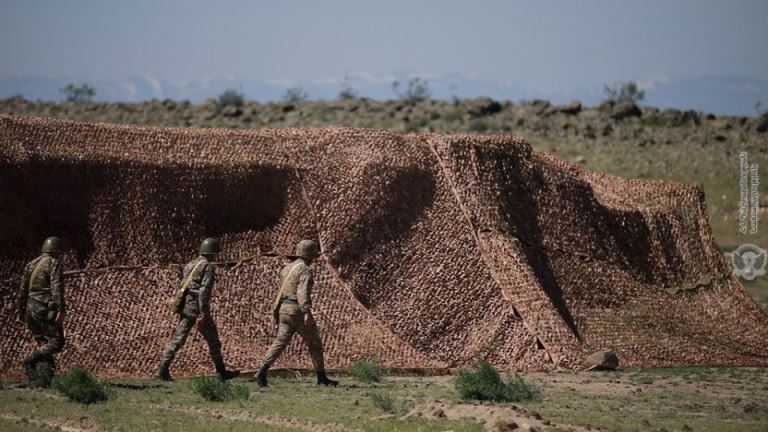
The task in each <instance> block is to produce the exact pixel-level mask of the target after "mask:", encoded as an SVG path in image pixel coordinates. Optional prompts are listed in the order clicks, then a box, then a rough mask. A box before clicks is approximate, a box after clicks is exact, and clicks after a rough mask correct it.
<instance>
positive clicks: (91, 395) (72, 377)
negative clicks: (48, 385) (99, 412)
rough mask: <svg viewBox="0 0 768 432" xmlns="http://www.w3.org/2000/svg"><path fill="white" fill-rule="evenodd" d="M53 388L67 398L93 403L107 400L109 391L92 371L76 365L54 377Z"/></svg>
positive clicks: (83, 402)
mask: <svg viewBox="0 0 768 432" xmlns="http://www.w3.org/2000/svg"><path fill="white" fill-rule="evenodd" d="M53 388H55V389H56V390H58V391H59V392H60V393H62V394H63V395H64V396H66V397H67V399H69V400H71V401H75V402H80V403H82V404H92V403H96V402H101V401H105V400H107V397H108V396H107V391H106V388H105V387H104V385H103V384H101V383H100V382H98V381H97V380H96V378H94V376H93V375H91V373H90V372H88V371H87V370H85V369H84V368H82V367H76V368H74V369H71V370H69V371H67V372H64V373H63V374H60V375H58V376H57V377H56V378H54V379H53Z"/></svg>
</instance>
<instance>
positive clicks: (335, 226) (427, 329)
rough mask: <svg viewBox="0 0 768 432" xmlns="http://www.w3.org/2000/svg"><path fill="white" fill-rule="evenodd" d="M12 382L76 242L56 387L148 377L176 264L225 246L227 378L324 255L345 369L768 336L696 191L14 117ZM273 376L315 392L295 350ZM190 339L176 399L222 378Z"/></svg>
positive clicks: (553, 171) (2, 155) (1, 213)
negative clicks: (294, 378) (21, 299)
mask: <svg viewBox="0 0 768 432" xmlns="http://www.w3.org/2000/svg"><path fill="white" fill-rule="evenodd" d="M0 164H1V165H2V166H1V167H0V238H2V243H3V247H2V248H0V263H1V265H0V282H2V285H1V286H0V306H2V315H1V316H0V347H1V348H2V354H1V356H0V366H1V367H2V373H1V375H2V376H3V377H18V376H21V375H22V370H21V367H20V363H19V361H20V359H21V358H22V357H23V355H24V354H25V353H27V352H28V351H30V350H31V348H32V340H31V338H30V336H29V333H28V332H27V331H25V330H24V329H23V327H22V325H21V324H20V323H19V322H18V321H17V320H16V312H15V305H14V296H15V292H16V290H17V286H18V281H19V277H20V274H21V271H22V269H23V266H24V264H25V263H26V262H27V261H28V260H30V259H32V258H34V257H35V256H36V255H37V254H38V250H39V247H40V244H41V242H42V240H43V239H44V238H45V237H46V236H48V235H54V234H55V235H59V236H62V237H64V239H65V240H66V241H67V242H68V244H69V245H70V251H69V254H68V255H67V257H66V258H65V259H64V266H65V270H67V271H68V272H69V273H68V277H67V280H66V291H67V300H68V304H69V313H68V316H67V320H66V324H65V328H66V334H67V346H66V348H65V350H64V352H63V353H62V354H61V355H60V365H61V367H63V368H66V367H70V366H73V365H84V366H86V367H88V368H89V369H91V370H93V371H95V372H96V373H98V374H100V375H104V376H149V375H150V374H151V373H152V372H153V369H154V367H155V366H156V364H157V363H158V360H159V358H160V356H161V353H162V350H163V346H164V345H165V343H166V342H167V339H168V337H169V335H170V332H171V330H172V328H173V326H174V317H173V316H172V315H170V314H169V313H168V312H167V305H168V303H169V301H170V299H171V297H172V296H173V293H174V291H175V289H176V288H177V286H178V284H179V281H180V264H183V263H184V262H186V261H188V260H190V259H191V258H193V257H194V255H195V251H196V248H197V246H198V244H199V242H200V240H201V239H202V238H204V237H206V236H210V235H213V236H220V237H221V239H222V242H223V245H224V253H223V254H222V256H221V257H220V259H221V261H222V263H221V265H220V266H218V270H217V282H216V287H215V290H214V297H213V305H212V307H213V313H214V316H215V319H216V321H217V323H218V326H219V331H220V333H221V339H222V342H223V345H224V355H225V359H226V360H227V362H228V364H230V365H231V366H233V367H237V368H242V369H255V368H257V367H258V365H259V362H260V360H261V358H262V356H263V355H264V353H265V352H266V350H267V347H268V346H269V343H270V342H271V340H272V338H273V336H274V330H273V329H272V327H271V325H270V323H269V309H270V305H271V300H272V298H273V295H274V290H275V289H276V273H277V270H278V269H279V267H280V266H281V264H282V262H283V259H282V258H281V257H280V254H285V253H288V252H291V251H292V249H293V247H294V245H295V243H296V242H297V241H298V240H300V239H302V238H306V237H309V238H317V239H319V240H320V243H321V245H322V248H323V251H324V255H323V257H322V259H321V260H320V262H318V263H317V264H316V265H315V268H316V273H317V283H316V292H315V309H316V311H317V314H316V315H317V321H318V325H319V327H320V331H321V333H322V335H323V342H324V345H325V348H326V358H327V365H328V367H329V368H342V367H345V366H347V365H348V364H349V363H350V362H351V361H354V360H357V359H362V358H368V357H370V356H373V355H378V356H379V358H380V361H381V362H382V363H383V364H384V365H385V366H387V367H391V368H402V369H410V368H415V369H427V370H441V369H443V368H452V367H464V366H469V365H471V364H472V363H474V362H476V361H478V360H480V359H488V360H490V361H491V362H492V363H493V364H494V365H496V366H497V367H500V368H504V369H524V370H555V369H558V368H578V367H583V366H584V358H585V357H586V355H587V354H589V353H591V352H593V351H597V350H600V349H613V350H615V351H616V352H617V353H618V354H619V357H620V358H621V361H622V365H623V366H662V365H682V364H685V365H714V364H718V365H763V366H765V365H768V350H767V349H766V348H767V347H768V316H766V315H765V314H764V313H763V312H762V311H761V310H760V309H759V307H758V306H757V305H756V304H755V303H754V302H753V301H752V300H751V299H750V298H749V296H748V295H747V294H746V293H745V291H744V290H743V288H742V287H741V286H740V284H739V283H738V281H737V280H736V279H735V278H734V276H732V274H731V272H730V270H729V268H728V267H727V266H726V264H725V263H724V261H723V260H722V258H721V254H720V252H719V250H718V247H717V245H716V244H715V242H714V240H713V237H712V232H711V230H710V227H709V224H708V221H707V215H706V209H705V203H704V195H703V192H702V190H701V189H700V188H698V187H693V186H686V185H681V184H673V183H668V182H661V181H649V180H629V179H622V178H619V177H615V176H610V175H604V174H600V173H595V172H590V171H586V170H583V169H580V168H578V167H576V166H575V165H572V164H570V163H568V162H566V161H564V160H562V159H560V158H558V157H556V156H554V155H551V154H546V153H535V152H533V151H532V149H531V147H530V145H529V144H527V143H526V142H525V141H523V140H522V139H521V138H518V137H515V136H487V137H479V136H440V135H397V134H392V133H387V132H383V131H378V130H361V129H332V128H327V129H283V130H252V131H236V130H213V129H210V130H202V129H174V128H148V127H137V126H116V125H103V124H86V123H76V122H69V121H60V120H52V119H40V118H22V117H13V116H0ZM276 366H277V367H290V368H302V369H304V368H310V367H311V364H310V360H309V355H308V354H307V352H306V350H305V348H304V347H303V345H302V344H301V341H300V339H299V338H295V339H294V341H293V343H292V345H291V346H290V347H289V349H288V350H287V351H286V353H285V354H284V356H283V357H282V358H281V359H280V361H279V362H278V364H277V365H276ZM212 368H213V366H212V364H211V362H210V360H209V358H208V354H207V348H206V346H205V342H204V340H203V339H202V337H200V336H199V335H198V336H191V337H190V340H189V341H188V343H187V346H186V347H185V348H184V349H183V350H182V351H181V353H180V355H179V357H178V359H177V361H176V363H174V367H173V372H174V374H176V375H191V374H199V373H210V372H211V371H212Z"/></svg>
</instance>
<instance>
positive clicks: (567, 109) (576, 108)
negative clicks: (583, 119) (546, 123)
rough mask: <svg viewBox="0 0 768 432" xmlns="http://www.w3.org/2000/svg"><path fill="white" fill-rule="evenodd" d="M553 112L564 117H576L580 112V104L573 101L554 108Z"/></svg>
mask: <svg viewBox="0 0 768 432" xmlns="http://www.w3.org/2000/svg"><path fill="white" fill-rule="evenodd" d="M555 112H556V113H560V114H566V115H576V114H578V113H580V112H581V102H580V101H577V100H575V101H573V102H571V103H569V104H568V105H558V106H556V107H555Z"/></svg>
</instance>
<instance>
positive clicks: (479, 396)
mask: <svg viewBox="0 0 768 432" xmlns="http://www.w3.org/2000/svg"><path fill="white" fill-rule="evenodd" d="M455 385H456V391H458V393H459V396H460V397H461V398H462V399H476V400H491V401H495V402H521V401H526V400H533V399H537V398H539V396H541V392H540V391H539V389H537V388H536V387H534V386H532V385H530V384H526V383H525V382H524V381H523V379H522V378H521V377H520V376H518V375H517V374H515V375H514V376H508V377H507V380H506V382H505V381H504V380H502V378H501V375H499V372H498V371H497V370H496V369H494V368H493V366H491V365H490V364H489V363H488V362H481V363H480V364H478V365H477V366H475V369H474V371H470V372H461V373H460V374H459V376H458V377H457V378H456V382H455Z"/></svg>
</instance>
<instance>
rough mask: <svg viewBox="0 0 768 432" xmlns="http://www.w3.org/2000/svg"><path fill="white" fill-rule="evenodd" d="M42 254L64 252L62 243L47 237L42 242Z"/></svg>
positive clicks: (58, 239)
mask: <svg viewBox="0 0 768 432" xmlns="http://www.w3.org/2000/svg"><path fill="white" fill-rule="evenodd" d="M40 250H41V251H42V252H46V253H49V252H64V243H63V242H62V241H61V239H60V238H58V237H48V238H47V239H45V241H44V242H43V247H42V248H41V249H40Z"/></svg>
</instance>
